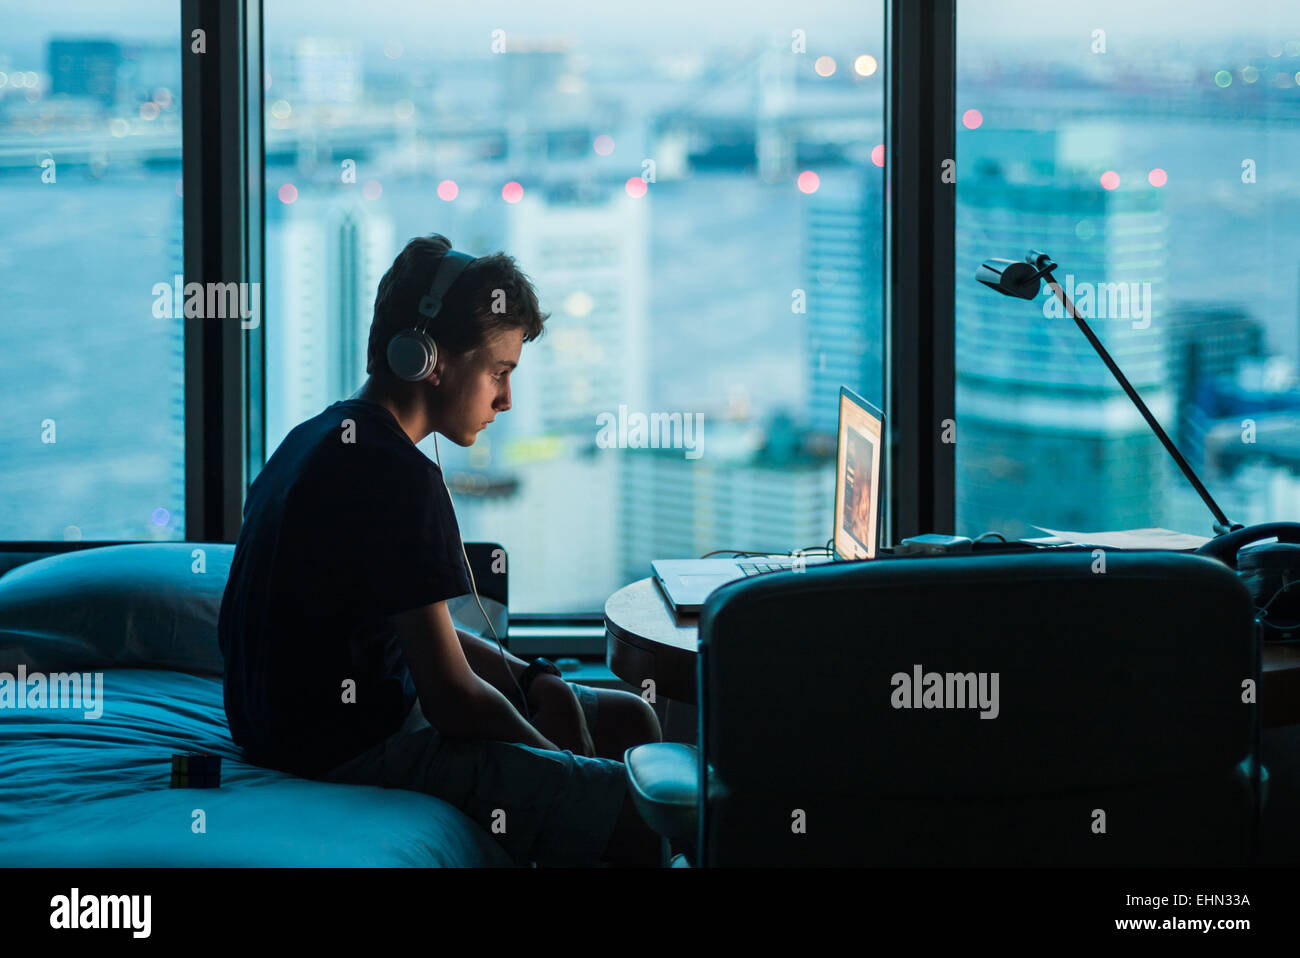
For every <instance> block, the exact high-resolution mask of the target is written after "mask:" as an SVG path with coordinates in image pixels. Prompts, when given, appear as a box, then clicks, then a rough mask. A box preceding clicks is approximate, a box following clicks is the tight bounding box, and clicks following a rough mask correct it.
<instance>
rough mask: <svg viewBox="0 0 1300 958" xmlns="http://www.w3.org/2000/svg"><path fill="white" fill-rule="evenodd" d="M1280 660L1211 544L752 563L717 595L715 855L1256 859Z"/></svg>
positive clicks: (707, 831) (849, 859)
mask: <svg viewBox="0 0 1300 958" xmlns="http://www.w3.org/2000/svg"><path fill="white" fill-rule="evenodd" d="M918 670H919V673H920V676H921V681H920V682H919V683H917V682H916V676H917V673H918ZM929 673H937V674H938V681H937V682H936V680H935V679H932V678H927V675H928V674H929ZM949 674H951V678H950V677H949ZM995 675H996V679H997V684H996V686H995V685H993V679H994V676H995ZM981 676H982V680H983V685H981ZM1258 680H1259V658H1258V646H1257V640H1256V636H1255V632H1254V627H1253V606H1252V604H1251V601H1250V596H1249V593H1248V592H1247V590H1246V588H1245V587H1244V586H1243V585H1242V583H1241V582H1240V581H1239V580H1238V578H1237V577H1236V576H1235V575H1234V574H1233V573H1232V572H1230V571H1229V570H1228V569H1227V568H1226V567H1224V566H1223V565H1221V564H1219V563H1217V562H1215V561H1213V560H1210V559H1205V558H1202V557H1198V556H1192V555H1186V554H1178V553H1106V554H1104V555H1103V554H1101V553H1097V554H1096V555H1094V553H1091V552H1072V553H1051V554H1045V553H1036V554H1014V555H1007V554H1003V555H984V556H961V557H946V558H926V559H883V560H877V561H875V562H857V563H832V564H827V565H816V566H810V567H808V568H807V569H806V571H802V572H783V573H774V574H771V575H767V576H760V577H755V578H752V579H748V580H741V581H737V582H734V583H729V584H728V585H726V586H723V587H722V588H721V589H719V590H717V591H716V592H715V593H713V594H712V595H711V596H710V597H709V599H708V601H707V602H706V603H705V606H704V608H703V609H702V611H701V616H700V656H699V686H698V688H699V690H700V705H699V720H700V742H701V763H702V769H701V771H702V772H703V769H704V767H705V763H708V764H709V765H711V766H712V768H713V772H714V775H715V777H716V779H717V781H718V782H719V783H720V786H721V787H720V788H719V789H718V790H717V791H715V792H709V793H708V794H705V795H702V796H701V814H700V833H699V848H700V853H701V863H702V864H705V865H710V864H712V865H755V864H773V865H780V864H840V865H869V864H1121V863H1126V864H1186V863H1198V864H1211V863H1221V864H1227V863H1233V862H1244V861H1246V860H1248V859H1249V857H1250V855H1251V854H1252V852H1253V840H1254V834H1255V829H1256V823H1257V816H1258V806H1257V804H1256V799H1255V792H1254V791H1253V790H1252V789H1251V787H1250V784H1249V783H1250V779H1248V778H1246V779H1243V777H1242V776H1241V775H1240V774H1239V771H1240V770H1239V768H1238V766H1239V763H1242V762H1243V761H1245V760H1248V759H1253V758H1254V757H1255V756H1257V754H1258V734H1259V724H1258V709H1257V707H1256V706H1255V705H1254V704H1249V703H1250V702H1253V698H1254V697H1253V695H1250V694H1247V691H1246V686H1245V685H1244V684H1243V683H1248V682H1253V683H1255V686H1256V687H1257V684H1258ZM918 684H919V685H920V688H917V687H915V686H917V685H918ZM981 690H982V691H983V692H984V696H983V700H982V702H981V697H980V692H981ZM995 692H996V694H994V693H995ZM963 699H964V700H965V701H963ZM972 700H973V701H972ZM1244 700H1247V701H1244ZM904 705H907V706H911V707H903V706H904ZM918 705H919V706H920V707H916V706H918ZM927 705H928V706H929V707H927ZM941 706H945V707H941ZM963 706H964V707H963ZM985 715H987V716H988V717H983V716H985ZM1245 767H1246V768H1254V767H1255V766H1254V765H1250V764H1248V765H1247V766H1245ZM701 781H703V782H705V783H706V785H705V788H706V789H707V781H708V779H707V776H704V775H703V774H702V775H701Z"/></svg>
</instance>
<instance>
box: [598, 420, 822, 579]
mask: <svg viewBox="0 0 1300 958" xmlns="http://www.w3.org/2000/svg"><path fill="white" fill-rule="evenodd" d="M705 432H706V434H707V436H708V440H707V443H706V454H705V455H703V456H701V457H700V458H699V459H695V460H690V459H687V458H685V456H683V454H682V450H680V449H633V450H623V451H622V465H623V468H622V471H621V472H622V474H621V481H620V484H619V495H620V498H621V502H620V514H621V521H620V528H619V536H618V541H619V546H620V553H619V560H620V562H619V565H620V567H621V568H620V573H621V577H622V581H623V582H624V583H626V582H631V581H633V580H635V579H639V578H644V577H645V576H647V575H649V574H650V562H651V561H652V560H654V559H693V558H699V557H700V556H702V555H704V554H705V553H706V552H711V551H713V550H715V549H738V550H744V551H764V550H770V551H773V552H789V551H790V550H792V549H797V548H798V549H808V548H811V547H814V546H817V547H820V546H824V545H825V544H826V542H827V540H829V539H830V538H831V524H832V523H831V516H832V513H833V512H834V507H835V463H834V459H833V458H831V457H827V456H825V455H804V454H800V453H797V452H796V453H795V454H793V455H792V454H791V453H790V450H788V449H787V448H786V447H785V446H784V445H782V446H781V448H780V449H775V450H774V449H768V448H765V447H764V446H763V445H762V442H763V437H764V431H763V430H762V429H759V428H758V427H757V426H756V424H754V423H752V422H729V421H727V420H725V419H717V418H716V417H708V416H706V417H705Z"/></svg>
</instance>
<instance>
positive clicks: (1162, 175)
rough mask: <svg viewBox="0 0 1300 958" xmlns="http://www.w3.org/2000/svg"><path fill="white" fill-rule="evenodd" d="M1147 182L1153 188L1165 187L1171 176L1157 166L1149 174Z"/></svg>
mask: <svg viewBox="0 0 1300 958" xmlns="http://www.w3.org/2000/svg"><path fill="white" fill-rule="evenodd" d="M1147 182H1148V183H1150V184H1151V185H1152V186H1164V185H1165V184H1166V183H1168V182H1169V174H1168V173H1166V172H1165V171H1164V170H1162V169H1160V167H1158V166H1157V167H1156V168H1155V169H1154V170H1152V171H1151V172H1150V173H1148V174H1147Z"/></svg>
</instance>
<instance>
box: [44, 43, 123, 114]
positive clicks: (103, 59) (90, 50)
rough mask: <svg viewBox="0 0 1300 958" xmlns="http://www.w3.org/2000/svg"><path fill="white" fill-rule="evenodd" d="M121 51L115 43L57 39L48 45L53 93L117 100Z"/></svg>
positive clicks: (109, 103)
mask: <svg viewBox="0 0 1300 958" xmlns="http://www.w3.org/2000/svg"><path fill="white" fill-rule="evenodd" d="M121 65H122V49H121V47H120V46H119V45H118V44H117V43H116V42H114V41H112V40H91V39H76V40H74V39H54V40H51V41H50V44H49V69H50V91H51V92H52V93H53V94H54V95H56V96H57V95H58V94H60V93H62V94H66V95H67V96H74V97H88V98H90V99H93V100H98V101H99V102H100V103H101V104H103V106H104V107H105V108H108V107H111V106H112V105H113V104H114V103H115V102H116V100H117V81H118V70H119V68H120V67H121Z"/></svg>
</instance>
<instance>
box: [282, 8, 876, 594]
mask: <svg viewBox="0 0 1300 958" xmlns="http://www.w3.org/2000/svg"><path fill="white" fill-rule="evenodd" d="M265 23H266V29H265V37H266V39H265V50H266V57H267V76H266V79H265V109H266V183H265V196H266V204H267V209H266V224H267V225H266V230H267V236H266V259H267V295H268V299H267V306H266V336H267V357H266V363H267V369H266V382H267V396H266V409H267V441H266V447H267V448H266V451H267V454H268V455H270V454H271V453H272V452H273V451H274V449H275V447H276V446H277V445H278V443H279V442H280V440H281V439H282V438H283V437H284V435H285V434H286V433H287V432H288V431H289V430H290V429H291V428H292V427H293V426H294V425H296V424H297V423H298V422H301V421H302V420H304V419H306V418H308V417H310V416H313V415H315V414H317V413H318V412H320V411H321V410H322V409H323V408H324V407H325V406H327V405H328V404H329V403H331V402H334V401H335V400H337V399H342V398H346V397H347V396H349V395H351V394H352V393H353V392H354V391H355V390H356V389H357V388H358V387H359V386H360V385H361V383H362V382H363V381H364V379H365V353H366V342H367V335H368V330H369V325H370V320H371V316H372V311H373V304H374V297H375V291H376V287H377V285H378V282H379V279H380V277H381V276H382V275H383V273H384V272H385V270H387V268H388V266H389V265H390V264H391V262H392V260H393V258H394V256H395V255H396V254H397V252H398V251H400V249H401V248H402V246H403V245H404V244H405V243H406V242H407V241H408V240H409V239H410V238H412V237H414V236H418V235H425V234H428V233H431V232H438V233H442V234H444V235H446V236H447V237H448V238H449V239H451V241H452V242H453V244H454V245H455V247H456V248H457V249H461V250H464V251H465V252H468V253H471V254H474V255H481V254H484V253H488V252H492V251H495V250H497V249H501V250H504V251H505V252H507V253H509V254H511V255H513V256H514V257H516V259H517V261H518V262H519V265H520V266H521V268H522V269H523V270H524V271H525V272H526V273H528V275H529V276H530V277H531V278H532V280H533V282H534V284H535V286H536V288H537V290H538V293H539V296H540V298H541V301H542V308H543V309H544V310H546V311H549V312H550V313H551V317H550V319H549V320H548V321H547V324H546V325H547V331H546V333H545V334H544V335H543V336H542V338H541V339H539V340H537V341H535V342H533V343H529V344H526V345H525V346H524V351H523V354H522V357H521V360H520V364H519V367H518V369H517V371H516V372H514V373H513V374H512V401H513V408H512V409H511V410H510V411H509V412H508V413H507V414H505V415H503V416H501V417H499V418H498V420H497V421H496V422H495V423H494V424H493V426H492V427H491V428H490V429H489V430H488V431H485V432H483V433H481V434H480V436H479V439H478V441H477V442H476V444H475V445H474V446H472V447H470V448H468V449H462V448H460V447H458V446H454V445H453V444H452V443H450V442H439V443H438V453H439V454H440V456H441V461H442V463H443V466H444V471H445V473H446V475H447V478H448V482H449V484H450V485H451V489H452V496H453V499H454V501H455V504H456V509H457V514H458V517H459V519H460V525H461V530H462V533H463V534H464V536H465V538H466V539H467V540H494V541H500V542H502V543H504V544H506V546H507V548H508V549H509V551H510V555H511V566H510V589H511V601H510V605H511V611H512V615H513V614H519V613H555V614H558V613H573V614H577V613H587V614H599V612H600V610H601V609H602V608H603V606H604V602H605V600H606V599H607V598H608V597H609V595H610V594H611V593H612V592H613V591H615V590H616V589H618V588H619V587H621V586H622V585H624V584H626V583H628V582H630V581H633V580H635V579H640V578H644V577H645V576H647V575H648V574H649V572H650V561H651V560H652V559H653V558H656V557H665V558H666V557H679V558H681V557H689V556H698V555H701V554H703V553H705V552H709V551H712V550H716V549H727V548H732V549H747V550H752V549H770V550H774V551H776V550H779V551H787V550H790V549H793V548H808V547H813V546H821V545H823V544H825V543H826V541H827V540H828V539H829V538H830V535H831V514H832V511H833V500H834V472H833V465H834V452H835V448H834V443H835V435H834V433H835V425H836V416H837V411H838V391H839V387H840V385H841V384H845V385H848V386H850V387H851V388H853V389H854V390H856V391H858V392H859V393H861V394H862V395H863V397H864V398H866V399H868V400H869V401H871V402H873V403H876V404H877V405H881V406H883V405H884V403H883V401H882V395H881V393H882V386H881V381H882V369H881V362H882V359H881V339H882V336H881V313H882V309H881V305H882V289H881V259H882V257H881V239H882V209H881V204H882V195H881V194H882V185H881V184H882V173H881V164H882V163H883V162H884V156H883V153H884V151H883V145H882V144H883V139H884V134H883V104H882V94H883V89H884V62H883V61H884V54H883V50H882V46H883V31H882V25H883V14H882V10H881V7H880V5H879V4H871V3H867V4H861V3H849V2H837V3H814V4H811V5H805V6H803V7H801V8H800V9H799V11H798V13H797V15H796V14H792V13H791V12H790V10H789V8H788V6H787V5H784V4H767V5H759V6H757V7H755V5H753V4H748V3H740V2H725V3H715V4H707V5H698V4H690V5H687V4H670V5H668V6H666V7H665V6H664V5H660V6H658V7H656V9H655V15H654V16H653V17H649V18H647V17H646V16H645V15H644V12H643V11H639V10H636V9H632V8H626V9H625V8H622V7H618V6H612V7H590V6H578V5H553V4H552V5H541V6H537V5H533V4H527V3H523V2H518V3H515V4H507V5H496V6H495V7H494V8H493V9H492V11H491V12H490V13H485V12H479V11H475V10H466V11H464V12H461V11H456V12H454V13H452V12H448V11H441V10H440V11H438V12H436V13H435V12H434V11H432V10H430V9H427V8H426V7H424V6H421V5H418V4H409V5H404V6H403V8H402V9H401V10H400V12H393V11H390V10H389V9H388V8H387V7H385V8H383V9H382V10H381V9H379V8H375V7H371V8H367V10H366V18H365V20H364V22H363V23H361V24H360V25H359V24H358V18H357V11H356V9H355V8H354V7H352V6H349V5H346V4H334V5H330V4H328V3H325V4H322V3H319V2H313V3H310V4H308V3H303V2H289V0H267V2H266V4H265ZM508 184H513V185H510V186H509V187H508ZM655 415H658V416H661V417H664V418H663V419H661V420H655V422H658V423H660V424H663V423H666V424H667V425H666V427H665V429H664V430H658V429H655V430H653V435H654V437H655V440H657V441H658V447H657V448H655V447H651V448H639V447H637V446H636V441H637V439H638V437H639V436H640V435H641V433H639V432H638V431H637V430H636V423H635V417H641V416H644V417H647V420H648V419H649V417H651V416H655ZM602 422H604V423H607V424H608V425H609V428H608V429H602V425H601V424H602ZM629 427H630V428H629ZM688 427H690V428H688ZM607 440H612V441H607ZM422 449H423V450H424V451H425V452H426V453H427V454H428V455H430V456H431V457H432V456H433V455H434V442H433V437H429V439H427V440H426V441H425V442H424V443H423V444H422Z"/></svg>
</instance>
